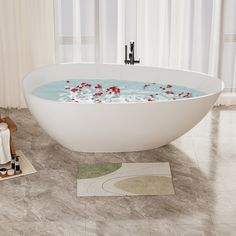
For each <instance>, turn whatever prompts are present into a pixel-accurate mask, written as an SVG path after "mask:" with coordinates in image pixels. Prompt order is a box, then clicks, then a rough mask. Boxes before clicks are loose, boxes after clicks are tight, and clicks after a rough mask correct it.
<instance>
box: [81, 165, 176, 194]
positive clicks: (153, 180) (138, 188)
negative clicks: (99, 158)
mask: <svg viewBox="0 0 236 236" xmlns="http://www.w3.org/2000/svg"><path fill="white" fill-rule="evenodd" d="M173 194H175V191H174V187H173V183H172V176H171V171H170V165H169V162H159V163H102V164H81V165H79V167H78V175H77V196H78V197H85V196H87V197H88V196H90V197H91V196H137V195H173Z"/></svg>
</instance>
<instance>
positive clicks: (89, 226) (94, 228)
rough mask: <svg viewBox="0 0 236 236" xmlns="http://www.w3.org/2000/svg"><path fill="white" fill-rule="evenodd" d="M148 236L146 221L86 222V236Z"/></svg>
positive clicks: (148, 226) (148, 228)
mask: <svg viewBox="0 0 236 236" xmlns="http://www.w3.org/2000/svg"><path fill="white" fill-rule="evenodd" d="M111 235H112V236H121V235H122V236H149V235H150V225H149V224H148V221H147V220H126V221H118V220H117V221H110V220H107V221H87V222H86V236H111Z"/></svg>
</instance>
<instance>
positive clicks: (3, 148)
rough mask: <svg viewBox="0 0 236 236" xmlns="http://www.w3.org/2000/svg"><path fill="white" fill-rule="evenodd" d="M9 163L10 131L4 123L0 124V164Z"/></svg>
mask: <svg viewBox="0 0 236 236" xmlns="http://www.w3.org/2000/svg"><path fill="white" fill-rule="evenodd" d="M9 161H11V150H10V130H9V129H8V126H7V124H6V123H0V164H5V163H7V162H9Z"/></svg>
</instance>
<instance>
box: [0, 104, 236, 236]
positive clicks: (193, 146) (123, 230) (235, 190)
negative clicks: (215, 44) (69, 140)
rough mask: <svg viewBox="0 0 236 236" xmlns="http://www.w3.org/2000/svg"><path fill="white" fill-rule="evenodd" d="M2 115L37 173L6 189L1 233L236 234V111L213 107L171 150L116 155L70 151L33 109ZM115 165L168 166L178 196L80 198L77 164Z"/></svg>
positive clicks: (0, 204) (0, 194) (1, 194)
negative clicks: (40, 122)
mask: <svg viewBox="0 0 236 236" xmlns="http://www.w3.org/2000/svg"><path fill="white" fill-rule="evenodd" d="M0 113H2V115H4V114H9V115H10V116H11V117H12V118H13V119H14V120H15V121H16V123H17V125H18V128H19V130H18V131H17V133H16V135H15V143H16V146H17V148H18V149H19V148H20V149H21V150H22V151H23V152H24V153H25V155H26V156H27V157H28V158H29V159H30V160H31V162H32V163H33V165H34V167H35V168H36V169H37V170H38V172H37V173H36V174H34V175H31V176H27V177H24V178H19V179H13V180H9V181H5V182H4V181H3V182H1V183H0V209H1V214H0V235H57V236H58V235H75V236H77V235H79V236H80V235H82V236H83V235H89V236H93V235H109V236H110V235H112V236H116V235H117V236H120V235H122V236H125V235H135V236H139V235H144V236H148V235H155V236H156V235H158V236H162V235H168V236H170V235H171V236H175V235H178V236H179V235H186V236H189V235H191V236H195V235H197V236H198V235H207V236H215V235H219V236H227V235H236V197H235V196H236V180H235V179H236V107H230V108H214V109H213V110H212V111H211V112H210V113H209V114H208V115H207V117H206V118H205V119H204V120H203V121H201V122H200V123H199V125H198V126H196V127H195V128H194V129H192V130H191V131H190V132H188V133H187V134H186V135H184V136H183V137H181V138H180V139H178V140H176V141H174V142H173V143H171V144H169V145H167V146H165V147H162V148H159V149H155V150H150V151H145V152H136V153H114V154H88V153H74V152H71V151H69V150H67V149H65V148H63V147H61V146H60V145H59V144H57V143H55V142H54V141H53V140H52V139H51V138H50V137H49V136H48V135H46V134H45V132H44V131H43V130H42V129H41V128H40V127H39V126H38V125H37V123H36V121H35V120H34V119H33V118H32V116H31V115H30V113H29V112H28V110H10V111H7V110H3V109H0ZM109 161H111V162H118V163H121V162H158V161H169V162H170V165H171V169H172V175H173V183H174V185H175V191H176V195H173V196H138V197H91V198H89V197H84V198H78V197H76V171H77V165H78V164H79V163H101V162H109ZM12 222H14V224H13V223H12Z"/></svg>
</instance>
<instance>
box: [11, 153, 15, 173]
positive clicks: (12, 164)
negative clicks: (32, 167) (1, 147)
mask: <svg viewBox="0 0 236 236" xmlns="http://www.w3.org/2000/svg"><path fill="white" fill-rule="evenodd" d="M11 169H13V170H15V156H14V155H13V154H12V155H11Z"/></svg>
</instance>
